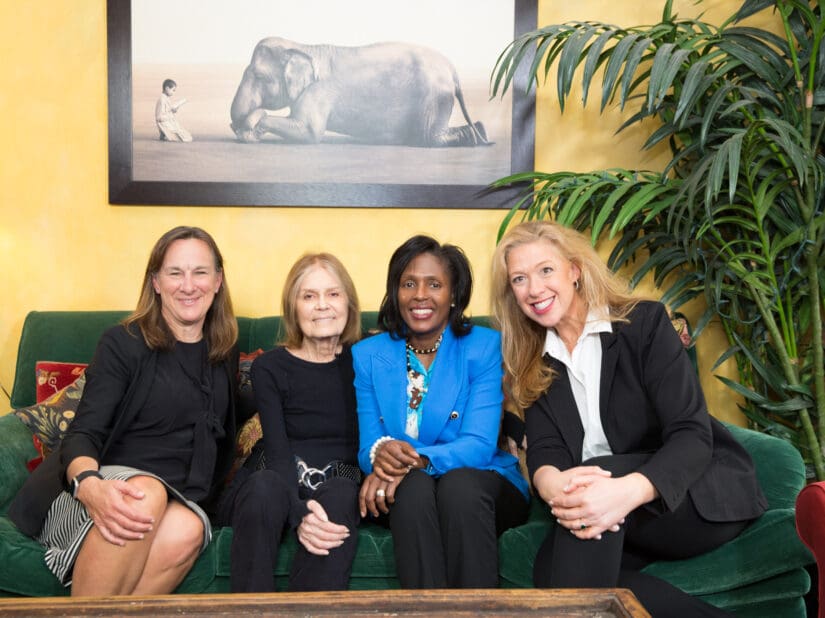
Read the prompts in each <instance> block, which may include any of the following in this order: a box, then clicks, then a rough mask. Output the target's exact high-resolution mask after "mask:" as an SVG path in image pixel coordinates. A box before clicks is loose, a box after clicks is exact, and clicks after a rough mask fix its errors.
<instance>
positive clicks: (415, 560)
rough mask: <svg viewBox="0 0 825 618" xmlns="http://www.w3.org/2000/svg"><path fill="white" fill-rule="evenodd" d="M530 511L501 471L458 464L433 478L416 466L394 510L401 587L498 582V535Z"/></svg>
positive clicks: (391, 515)
mask: <svg viewBox="0 0 825 618" xmlns="http://www.w3.org/2000/svg"><path fill="white" fill-rule="evenodd" d="M527 510H528V503H527V500H526V499H525V498H524V496H523V495H522V494H521V492H520V491H519V490H518V489H516V487H514V486H513V485H512V484H511V483H510V482H509V481H508V480H507V479H505V478H504V477H503V476H501V475H500V474H498V473H497V472H493V471H490V470H477V469H474V468H459V469H457V470H451V471H450V472H447V473H446V474H445V475H444V476H442V477H440V478H433V477H431V476H430V475H428V474H426V473H425V472H422V471H420V470H412V471H411V472H409V473H408V474H407V475H406V477H404V480H403V481H401V483H400V484H399V486H398V488H397V490H396V493H395V503H394V504H393V505H392V506H391V507H390V513H389V525H390V530H391V532H392V539H393V545H394V547H395V565H396V570H397V572H398V579H399V581H400V583H401V587H402V588H496V587H498V537H499V535H501V533H502V532H504V531H505V530H506V529H508V528H511V527H513V526H517V525H519V524H521V523H523V522H524V520H525V519H526V518H527Z"/></svg>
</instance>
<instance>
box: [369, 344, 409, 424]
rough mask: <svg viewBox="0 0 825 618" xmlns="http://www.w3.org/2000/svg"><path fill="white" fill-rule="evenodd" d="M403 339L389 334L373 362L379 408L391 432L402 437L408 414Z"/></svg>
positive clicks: (373, 376)
mask: <svg viewBox="0 0 825 618" xmlns="http://www.w3.org/2000/svg"><path fill="white" fill-rule="evenodd" d="M405 345H406V344H405V342H404V340H403V339H393V338H391V337H389V336H388V337H387V340H386V344H385V345H383V346H382V347H381V349H380V351H379V352H378V354H376V355H375V358H374V360H373V361H372V369H371V370H372V372H373V375H372V382H373V384H375V394H376V396H377V398H378V407H379V408H380V409H381V416H382V417H383V419H384V424H385V425H386V426H387V430H388V431H389V433H390V435H393V436H403V435H404V429H405V424H406V415H407V357H406V356H405V349H404V347H405Z"/></svg>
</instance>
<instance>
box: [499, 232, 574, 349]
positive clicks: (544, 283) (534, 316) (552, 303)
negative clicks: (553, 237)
mask: <svg viewBox="0 0 825 618" xmlns="http://www.w3.org/2000/svg"><path fill="white" fill-rule="evenodd" d="M507 275H508V277H509V281H510V289H511V290H512V291H513V295H514V296H515V299H516V303H518V306H519V308H520V309H521V310H522V312H523V313H524V315H526V316H527V317H528V318H530V319H531V320H533V321H534V322H537V323H538V324H540V325H541V326H543V327H545V328H553V329H555V330H556V332H558V333H559V335H562V336H564V335H563V333H562V331H565V330H567V329H568V328H569V327H576V328H577V326H576V325H578V324H583V323H584V318H586V316H587V308H586V306H585V303H584V301H583V300H582V298H581V296H580V295H579V294H578V292H577V291H576V288H575V284H576V282H577V281H578V280H579V278H580V277H581V270H580V269H579V267H578V266H576V265H575V264H574V263H573V262H571V261H570V260H568V259H565V258H564V257H563V256H562V255H561V254H560V253H559V252H558V251H557V250H556V248H555V247H554V246H553V245H552V244H551V243H549V242H547V241H544V240H537V241H535V242H530V243H526V244H523V245H517V246H515V247H513V248H512V249H511V250H510V252H509V253H508V254H507ZM577 336H578V335H576V338H577Z"/></svg>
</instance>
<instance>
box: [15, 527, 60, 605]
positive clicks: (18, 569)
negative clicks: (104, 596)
mask: <svg viewBox="0 0 825 618" xmlns="http://www.w3.org/2000/svg"><path fill="white" fill-rule="evenodd" d="M0 591H2V592H3V593H5V594H6V596H8V595H9V594H15V595H23V596H33V597H39V596H61V595H67V594H69V589H68V588H64V587H63V586H62V585H61V584H60V582H59V581H58V580H57V578H56V577H55V576H54V575H53V574H52V572H51V571H49V569H48V567H46V562H45V560H44V559H43V547H42V546H41V545H40V543H38V542H37V541H35V540H33V539H31V538H29V537H27V536H26V535H25V534H23V533H22V532H20V531H19V530H18V529H17V528H16V527H15V525H14V524H13V523H11V520H10V519H9V518H8V517H0Z"/></svg>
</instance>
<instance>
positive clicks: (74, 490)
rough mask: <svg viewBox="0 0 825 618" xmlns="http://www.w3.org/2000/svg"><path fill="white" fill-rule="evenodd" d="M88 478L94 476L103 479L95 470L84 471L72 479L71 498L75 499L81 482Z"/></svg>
mask: <svg viewBox="0 0 825 618" xmlns="http://www.w3.org/2000/svg"><path fill="white" fill-rule="evenodd" d="M90 476H95V477H97V478H99V479H102V478H103V477H102V476H101V475H100V472H98V471H97V470H84V471H83V472H81V473H80V474H78V475H77V476H76V477H74V478H73V479H72V498H77V490H78V489H80V483H81V481H82V480H83V479H87V478H89V477H90Z"/></svg>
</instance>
